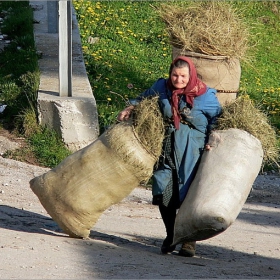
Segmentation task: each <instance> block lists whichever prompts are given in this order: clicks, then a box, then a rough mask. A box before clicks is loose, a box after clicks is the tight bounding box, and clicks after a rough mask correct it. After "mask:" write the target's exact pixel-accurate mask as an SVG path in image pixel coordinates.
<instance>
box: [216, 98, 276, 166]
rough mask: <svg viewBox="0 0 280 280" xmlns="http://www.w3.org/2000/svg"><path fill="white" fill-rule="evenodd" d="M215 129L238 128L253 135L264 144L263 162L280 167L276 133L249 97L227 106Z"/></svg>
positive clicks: (238, 99)
mask: <svg viewBox="0 0 280 280" xmlns="http://www.w3.org/2000/svg"><path fill="white" fill-rule="evenodd" d="M215 128H216V129H218V130H226V129H229V128H237V129H241V130H245V131H247V132H248V133H250V134H252V135H253V136H255V137H256V138H257V139H259V140H260V142H261V144H262V148H263V152H264V159H263V162H264V163H266V164H276V165H277V166H278V164H277V162H278V161H279V148H278V146H277V136H276V132H275V130H274V129H273V127H272V126H271V125H270V124H269V121H268V118H267V116H266V115H265V114H264V113H263V112H261V111H260V110H259V109H258V108H257V107H256V106H255V104H254V103H253V101H252V100H251V99H250V98H249V96H247V95H244V96H240V97H238V98H237V99H236V100H235V101H234V102H232V103H230V104H226V105H225V106H224V107H223V112H222V114H221V116H220V117H219V118H218V120H217V125H216V127H215Z"/></svg>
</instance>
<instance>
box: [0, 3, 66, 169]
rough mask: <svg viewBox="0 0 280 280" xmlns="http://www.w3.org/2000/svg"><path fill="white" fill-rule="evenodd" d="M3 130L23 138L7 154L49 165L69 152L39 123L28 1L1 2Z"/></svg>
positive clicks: (37, 77)
mask: <svg viewBox="0 0 280 280" xmlns="http://www.w3.org/2000/svg"><path fill="white" fill-rule="evenodd" d="M0 18H1V21H0V31H1V41H2V43H3V44H4V46H3V49H2V50H1V52H0V106H1V105H2V106H3V105H6V107H5V109H4V111H3V112H2V113H1V114H0V132H1V130H8V131H9V132H10V133H11V134H12V135H16V136H18V137H23V138H24V139H25V141H24V145H23V147H22V148H21V149H19V150H16V151H9V152H7V153H6V154H4V155H3V156H4V157H8V158H13V159H17V160H20V161H26V162H29V163H33V164H38V165H42V166H46V167H54V166H56V165H57V164H58V163H59V162H60V161H61V160H62V159H63V158H65V157H66V156H67V155H69V154H70V152H69V151H68V150H67V149H66V148H65V147H64V145H63V143H62V141H61V139H59V137H58V135H57V134H56V133H55V132H54V131H51V130H49V129H47V128H45V127H41V126H40V125H38V116H37V104H36V101H37V91H38V88H39V82H40V74H39V69H38V58H39V57H38V55H37V52H36V48H35V43H34V36H33V11H32V8H31V7H30V6H29V2H28V1H1V2H0Z"/></svg>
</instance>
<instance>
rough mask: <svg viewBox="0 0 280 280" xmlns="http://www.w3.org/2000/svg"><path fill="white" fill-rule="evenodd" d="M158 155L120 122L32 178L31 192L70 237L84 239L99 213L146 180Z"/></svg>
mask: <svg viewBox="0 0 280 280" xmlns="http://www.w3.org/2000/svg"><path fill="white" fill-rule="evenodd" d="M155 161H156V158H155V157H154V156H152V155H150V154H149V153H148V152H147V151H146V150H145V149H144V148H143V146H142V145H141V143H140V142H139V141H138V139H137V137H136V136H135V133H134V131H133V128H132V126H131V125H130V124H129V123H127V122H123V123H120V124H117V125H115V126H114V127H112V128H111V129H109V130H108V131H107V132H105V133H103V134H102V135H101V136H100V137H99V138H98V139H97V140H96V141H95V142H93V143H92V144H90V145H89V146H87V147H85V148H83V149H81V150H79V151H77V152H75V153H74V154H72V155H70V156H69V157H67V158H66V159H65V160H64V161H62V162H61V163H60V164H59V165H58V166H57V167H56V168H54V169H52V170H50V171H48V172H47V173H45V174H43V175H41V176H38V177H36V178H34V179H32V180H31V181H30V187H31V189H32V191H33V192H34V193H35V194H36V195H37V196H38V198H39V200H40V202H41V203H42V205H43V206H44V208H45V209H46V210H47V212H48V213H49V214H50V216H51V217H52V218H53V219H54V220H55V221H56V222H57V223H58V225H59V226H60V227H61V228H62V229H63V230H64V231H65V232H66V233H68V234H69V235H70V236H72V237H88V235H89V233H90V229H91V228H92V227H93V225H94V224H95V223H96V221H97V219H98V218H99V216H100V215H101V214H102V213H103V212H104V210H106V209H107V208H108V207H109V206H111V205H112V204H115V203H118V202H119V201H121V200H122V199H123V198H125V197H126V196H127V195H128V194H129V193H130V192H131V191H132V190H133V189H134V188H135V187H137V186H138V185H139V183H140V182H141V181H146V180H148V179H149V178H150V176H151V175H152V172H153V166H154V164H155Z"/></svg>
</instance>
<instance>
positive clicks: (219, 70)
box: [173, 47, 241, 105]
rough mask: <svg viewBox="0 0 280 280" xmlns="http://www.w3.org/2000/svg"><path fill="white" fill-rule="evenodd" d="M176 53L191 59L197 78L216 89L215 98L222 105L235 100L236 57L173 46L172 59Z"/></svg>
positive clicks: (238, 67)
mask: <svg viewBox="0 0 280 280" xmlns="http://www.w3.org/2000/svg"><path fill="white" fill-rule="evenodd" d="M178 55H185V56H187V57H189V58H190V59H192V61H193V63H194V65H195V67H196V70H197V74H198V76H199V78H200V79H201V80H202V81H203V82H204V83H206V84H207V85H208V86H210V87H212V88H215V89H217V91H218V93H217V98H218V99H219V101H220V103H221V104H222V105H224V104H226V103H227V102H232V101H233V100H235V98H236V96H237V92H238V90H239V84H240V77H241V67H240V62H239V60H238V59H236V58H228V57H226V56H210V55H205V54H200V53H195V52H188V51H182V50H181V49H178V48H175V47H173V59H175V58H176V57H177V56H178Z"/></svg>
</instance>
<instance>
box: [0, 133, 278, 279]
mask: <svg viewBox="0 0 280 280" xmlns="http://www.w3.org/2000/svg"><path fill="white" fill-rule="evenodd" d="M9 141H10V140H8V139H5V138H2V139H1V138H0V147H2V149H3V150H5V149H6V148H5V147H11V146H13V145H14V143H9ZM15 146H17V145H15ZM48 170H49V169H46V168H42V167H38V166H35V165H31V164H26V163H23V162H18V161H14V160H11V159H4V158H2V157H0V180H1V181H0V182H1V183H0V235H1V244H0V256H1V265H0V278H1V279H89V278H90V279H186V278H188V279H210V278H218V279H280V248H279V244H280V177H279V174H262V175H259V176H258V177H257V179H256V181H255V183H254V185H253V189H252V191H251V193H250V196H249V197H248V199H247V202H246V203H245V205H244V207H243V209H242V211H241V213H240V215H239V216H238V218H237V219H236V221H235V222H234V223H233V225H231V226H230V227H229V228H228V229H227V230H226V231H225V232H224V233H222V234H220V235H218V236H216V237H213V238H211V239H208V240H204V241H201V242H198V244H197V254H196V256H195V257H194V258H184V257H180V256H178V251H174V253H173V254H169V255H161V254H160V246H161V242H162V239H163V238H164V237H165V233H164V227H163V223H162V220H161V218H160V214H159V211H158V209H157V207H155V206H153V205H152V204H151V197H152V196H151V191H150V190H149V189H146V188H143V187H139V188H136V189H135V190H134V191H133V192H132V193H131V194H130V195H129V196H128V197H127V198H125V199H124V200H123V201H122V202H121V203H119V204H116V205H113V206H112V207H110V208H109V209H107V210H106V211H105V212H104V213H103V215H102V216H101V217H100V219H99V220H98V222H97V223H96V224H95V225H94V227H93V228H92V230H91V234H90V238H89V239H85V240H83V239H74V238H69V237H68V236H67V235H66V234H64V233H63V232H62V231H61V230H60V229H59V227H58V226H57V224H56V223H55V222H54V221H53V220H52V219H51V217H50V216H49V215H48V214H47V213H46V211H45V209H44V208H43V207H42V205H41V204H40V202H39V200H38V199H37V197H36V196H35V194H34V193H33V192H32V191H31V189H30V187H29V181H30V179H32V178H33V177H35V176H38V175H40V174H43V173H45V172H47V171H48ZM178 249H179V246H178V248H177V250H178Z"/></svg>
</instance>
